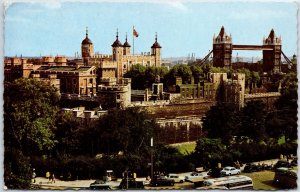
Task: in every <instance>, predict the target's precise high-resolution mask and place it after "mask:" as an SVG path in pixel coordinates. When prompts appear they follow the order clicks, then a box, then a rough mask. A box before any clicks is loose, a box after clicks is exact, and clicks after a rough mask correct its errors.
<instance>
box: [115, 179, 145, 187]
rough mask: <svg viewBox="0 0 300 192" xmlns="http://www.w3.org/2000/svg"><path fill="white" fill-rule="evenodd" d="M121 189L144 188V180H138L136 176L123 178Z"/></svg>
mask: <svg viewBox="0 0 300 192" xmlns="http://www.w3.org/2000/svg"><path fill="white" fill-rule="evenodd" d="M119 189H144V182H143V181H136V180H135V179H134V178H123V179H122V181H121V183H120V185H119Z"/></svg>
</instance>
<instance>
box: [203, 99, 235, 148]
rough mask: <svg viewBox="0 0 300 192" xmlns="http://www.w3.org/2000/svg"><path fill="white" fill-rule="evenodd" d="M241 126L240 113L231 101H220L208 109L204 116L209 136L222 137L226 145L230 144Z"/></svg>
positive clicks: (205, 127) (205, 128) (204, 129)
mask: <svg viewBox="0 0 300 192" xmlns="http://www.w3.org/2000/svg"><path fill="white" fill-rule="evenodd" d="M239 127H240V121H239V116H238V113H237V111H236V109H235V107H234V106H233V105H231V104H229V103H218V104H217V105H216V106H212V107H211V108H210V110H208V111H207V112H206V114H205V117H204V118H203V131H207V133H208V137H209V138H222V142H223V143H224V144H226V145H229V144H230V141H231V140H232V137H233V136H234V135H236V133H237V132H238V129H239Z"/></svg>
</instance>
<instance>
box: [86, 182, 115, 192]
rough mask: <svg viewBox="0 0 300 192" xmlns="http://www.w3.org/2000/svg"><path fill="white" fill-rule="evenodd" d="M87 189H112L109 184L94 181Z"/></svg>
mask: <svg viewBox="0 0 300 192" xmlns="http://www.w3.org/2000/svg"><path fill="white" fill-rule="evenodd" d="M89 189H91V190H111V189H112V187H111V185H110V184H109V183H107V182H105V181H103V180H96V181H94V182H93V183H91V184H90V188H89Z"/></svg>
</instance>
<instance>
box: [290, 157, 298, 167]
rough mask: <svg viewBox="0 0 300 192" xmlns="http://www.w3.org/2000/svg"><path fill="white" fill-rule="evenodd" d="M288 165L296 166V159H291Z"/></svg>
mask: <svg viewBox="0 0 300 192" xmlns="http://www.w3.org/2000/svg"><path fill="white" fill-rule="evenodd" d="M290 165H291V166H292V167H295V166H298V158H295V159H293V160H292V161H291V163H290Z"/></svg>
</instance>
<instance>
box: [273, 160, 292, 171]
mask: <svg viewBox="0 0 300 192" xmlns="http://www.w3.org/2000/svg"><path fill="white" fill-rule="evenodd" d="M279 167H287V168H289V167H291V164H290V163H289V162H288V161H285V160H279V161H277V163H276V164H275V165H274V169H275V170H276V169H277V168H279Z"/></svg>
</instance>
